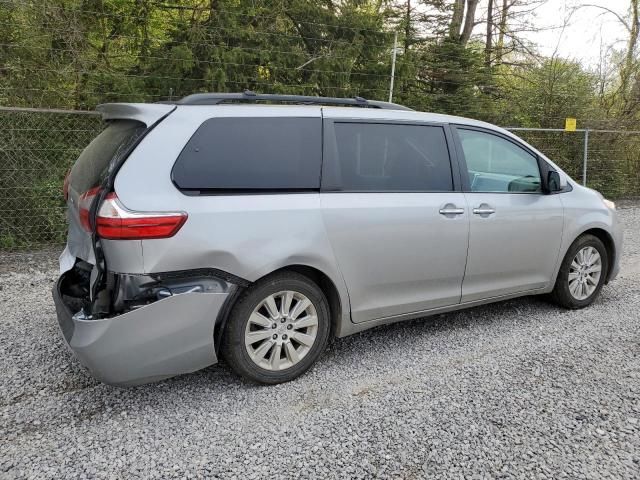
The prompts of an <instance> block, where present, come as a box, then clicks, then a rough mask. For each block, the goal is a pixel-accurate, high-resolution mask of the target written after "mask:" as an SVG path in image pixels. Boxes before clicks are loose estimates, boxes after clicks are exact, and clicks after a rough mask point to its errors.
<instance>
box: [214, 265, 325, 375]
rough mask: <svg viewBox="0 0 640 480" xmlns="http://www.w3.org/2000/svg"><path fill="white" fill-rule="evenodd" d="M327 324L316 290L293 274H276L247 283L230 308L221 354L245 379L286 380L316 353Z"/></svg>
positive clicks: (308, 364)
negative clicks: (243, 291)
mask: <svg viewBox="0 0 640 480" xmlns="http://www.w3.org/2000/svg"><path fill="white" fill-rule="evenodd" d="M329 326H330V322H329V306H328V303H327V300H326V298H325V296H324V294H323V293H322V290H320V288H318V286H317V285H316V284H315V283H314V282H312V281H311V280H310V279H308V278H307V277H305V276H304V275H300V274H298V273H296V272H280V273H276V274H274V275H271V276H269V277H267V278H265V279H263V280H260V281H258V282H256V283H255V284H254V285H252V286H251V287H249V289H248V290H247V291H246V292H245V293H244V294H243V295H242V297H241V298H240V299H239V300H238V302H237V303H236V305H235V306H234V307H233V309H232V311H231V314H230V317H229V321H228V323H227V327H226V329H225V332H224V338H223V345H222V353H223V355H224V357H225V359H226V360H227V362H228V363H229V365H230V366H231V368H232V369H233V370H234V371H235V372H236V373H238V374H239V375H241V376H242V377H244V378H246V379H248V380H251V381H254V382H258V383H265V384H276V383H282V382H288V381H290V380H293V379H294V378H296V377H298V376H300V375H302V374H303V373H304V372H305V371H306V370H308V369H309V368H310V367H311V365H312V364H313V363H314V362H315V361H316V359H317V358H318V357H319V356H320V354H321V353H322V351H323V350H324V348H325V346H326V344H327V341H328V338H329Z"/></svg>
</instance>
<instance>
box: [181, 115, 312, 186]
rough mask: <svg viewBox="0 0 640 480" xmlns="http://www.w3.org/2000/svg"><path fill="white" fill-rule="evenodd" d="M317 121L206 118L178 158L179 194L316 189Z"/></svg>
mask: <svg viewBox="0 0 640 480" xmlns="http://www.w3.org/2000/svg"><path fill="white" fill-rule="evenodd" d="M321 161H322V127H321V120H320V118H211V119H209V120H207V121H205V122H204V123H203V124H202V125H201V126H200V128H198V130H197V131H196V133H194V135H193V136H192V137H191V139H190V140H189V141H188V142H187V144H186V146H185V147H184V149H183V150H182V152H181V153H180V155H179V156H178V159H177V160H176V163H175V165H174V167H173V172H172V177H173V181H174V183H175V184H176V186H177V187H178V188H180V189H182V190H196V191H205V192H206V191H216V190H218V191H230V190H231V191H235V190H237V191H268V190H277V191H287V190H289V191H304V190H318V189H319V188H320V168H321Z"/></svg>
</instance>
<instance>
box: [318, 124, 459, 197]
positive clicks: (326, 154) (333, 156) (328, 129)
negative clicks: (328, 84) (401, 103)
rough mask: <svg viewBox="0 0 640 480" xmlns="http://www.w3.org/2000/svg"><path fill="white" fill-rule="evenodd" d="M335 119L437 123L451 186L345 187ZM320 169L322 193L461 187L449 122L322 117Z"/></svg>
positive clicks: (443, 191) (421, 191)
mask: <svg viewBox="0 0 640 480" xmlns="http://www.w3.org/2000/svg"><path fill="white" fill-rule="evenodd" d="M336 123H360V124H364V123H371V124H381V125H411V126H419V127H440V128H442V130H443V133H444V136H445V143H446V148H447V153H448V155H449V168H450V169H451V178H452V189H451V190H351V189H349V190H345V189H343V188H342V185H339V183H340V182H339V181H338V180H337V179H338V178H340V177H341V173H340V172H339V171H337V170H339V168H340V165H339V164H338V162H339V160H338V150H337V149H338V145H337V140H336V132H335V127H334V126H335V124H336ZM322 129H323V136H322V137H323V140H322V169H321V175H320V192H321V193H362V194H369V193H452V192H460V191H462V184H461V175H460V167H459V164H458V157H457V155H456V149H455V139H454V136H453V135H452V133H451V130H450V128H449V124H448V123H444V122H429V121H415V120H395V119H394V120H387V119H384V118H357V117H350V118H333V117H332V118H326V117H325V118H323V121H322Z"/></svg>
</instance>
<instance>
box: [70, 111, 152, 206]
mask: <svg viewBox="0 0 640 480" xmlns="http://www.w3.org/2000/svg"><path fill="white" fill-rule="evenodd" d="M145 129H146V126H145V124H144V123H142V122H138V121H137V120H114V121H112V122H111V123H109V125H108V126H107V128H105V129H104V130H103V131H102V132H101V133H100V135H98V136H97V137H96V138H94V139H93V141H92V142H91V143H90V144H89V145H88V146H87V148H85V149H84V150H83V152H82V153H81V154H80V157H78V160H77V161H76V163H75V165H74V166H73V169H72V170H71V176H70V180H71V186H72V187H73V189H74V190H75V191H76V192H78V193H81V194H82V193H84V192H86V191H87V190H89V189H91V188H93V187H96V186H98V185H100V183H101V182H102V180H104V179H105V177H106V176H107V175H108V173H109V171H110V169H111V168H113V167H114V165H115V164H116V163H117V161H118V160H119V158H120V157H121V156H122V155H123V154H124V153H126V151H127V150H128V149H129V147H131V145H133V144H134V143H135V141H136V140H137V139H138V138H139V137H140V135H142V133H143V132H144V131H145Z"/></svg>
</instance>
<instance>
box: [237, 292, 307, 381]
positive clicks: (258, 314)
mask: <svg viewBox="0 0 640 480" xmlns="http://www.w3.org/2000/svg"><path fill="white" fill-rule="evenodd" d="M317 334H318V315H317V312H316V308H315V307H314V305H313V303H312V302H311V300H309V299H308V298H307V297H306V296H305V295H303V294H302V293H300V292H295V291H292V290H286V291H281V292H277V293H274V294H272V295H269V296H267V297H266V298H264V299H263V300H262V301H261V302H260V303H258V306H257V307H256V308H255V309H254V310H253V312H252V313H251V316H250V317H249V321H248V322H247V326H246V328H245V334H244V344H245V348H246V349H247V353H248V354H249V357H250V358H251V360H252V361H253V363H255V364H256V365H257V366H259V367H261V368H264V369H265V370H271V371H278V370H285V369H287V368H291V367H293V366H294V365H296V364H297V363H298V362H300V360H302V359H303V358H304V357H305V356H306V355H307V354H308V353H309V351H310V350H311V347H312V346H313V344H314V343H315V341H316V336H317Z"/></svg>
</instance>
